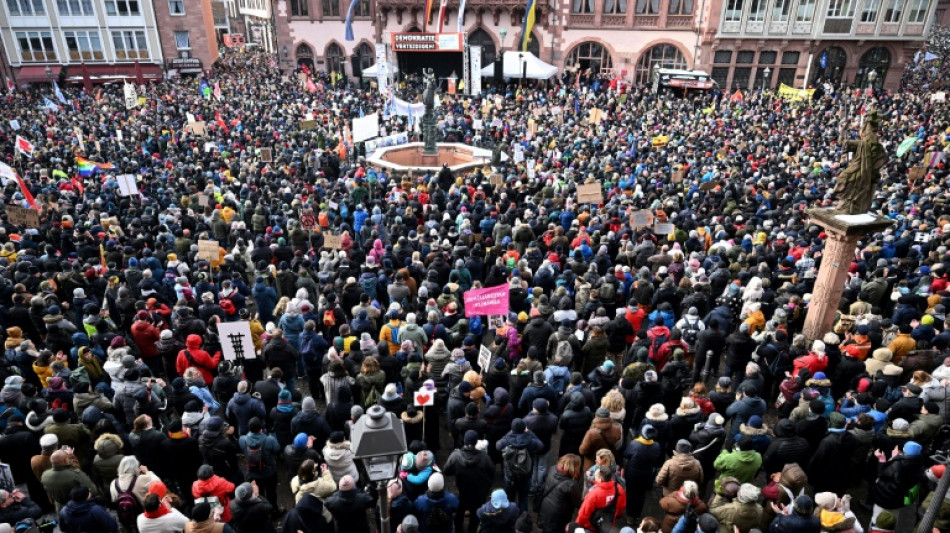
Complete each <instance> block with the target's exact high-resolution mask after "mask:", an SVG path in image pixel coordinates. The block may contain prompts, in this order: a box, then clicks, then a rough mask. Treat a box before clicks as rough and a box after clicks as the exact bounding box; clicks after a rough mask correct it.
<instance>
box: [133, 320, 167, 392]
mask: <svg viewBox="0 0 950 533" xmlns="http://www.w3.org/2000/svg"><path fill="white" fill-rule="evenodd" d="M129 331H130V332H131V333H132V340H134V341H135V346H136V347H137V348H138V349H139V354H141V357H142V361H144V362H145V364H147V365H148V367H149V368H150V369H151V370H152V375H153V376H155V375H158V374H157V372H160V371H161V369H162V360H161V358H160V357H158V348H157V347H156V346H155V343H156V342H158V340H159V338H160V336H161V332H160V331H159V330H158V328H156V327H155V326H153V325H152V323H151V322H150V321H149V316H148V312H146V311H139V312H138V313H136V314H135V322H133V323H132V327H131V328H129Z"/></svg>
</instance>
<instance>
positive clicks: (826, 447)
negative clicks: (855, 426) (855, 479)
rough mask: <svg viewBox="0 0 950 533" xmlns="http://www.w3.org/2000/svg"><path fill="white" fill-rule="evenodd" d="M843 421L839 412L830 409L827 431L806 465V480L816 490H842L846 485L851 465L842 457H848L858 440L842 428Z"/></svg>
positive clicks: (835, 491)
mask: <svg viewBox="0 0 950 533" xmlns="http://www.w3.org/2000/svg"><path fill="white" fill-rule="evenodd" d="M845 424H846V419H845V417H844V415H842V414H841V413H838V412H832V413H831V414H830V415H829V416H828V434H827V435H826V436H825V437H824V438H822V439H821V441H820V443H819V444H818V448H817V449H816V450H815V452H814V453H813V454H812V456H811V460H810V461H809V462H808V464H807V465H806V470H807V472H808V481H809V483H811V485H812V486H813V487H814V488H815V491H817V492H822V491H830V492H834V493H837V494H843V493H844V492H845V490H846V489H847V488H848V484H849V474H850V468H851V465H850V463H849V462H848V461H842V460H841V458H842V457H850V456H851V455H852V454H853V453H854V450H855V448H856V447H857V446H858V442H857V440H856V439H855V438H854V436H853V435H852V434H851V433H850V432H848V431H847V430H846V429H845Z"/></svg>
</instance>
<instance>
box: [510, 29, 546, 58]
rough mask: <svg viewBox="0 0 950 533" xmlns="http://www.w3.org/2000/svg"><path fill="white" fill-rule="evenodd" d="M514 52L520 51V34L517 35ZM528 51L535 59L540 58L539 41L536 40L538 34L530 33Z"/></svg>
mask: <svg viewBox="0 0 950 533" xmlns="http://www.w3.org/2000/svg"><path fill="white" fill-rule="evenodd" d="M514 48H515V50H518V51H521V34H520V33H519V34H518V40H516V41H515V47H514ZM528 51H529V52H531V53H532V54H534V56H535V57H541V41H539V40H538V34H537V33H535V32H531V40H530V41H528Z"/></svg>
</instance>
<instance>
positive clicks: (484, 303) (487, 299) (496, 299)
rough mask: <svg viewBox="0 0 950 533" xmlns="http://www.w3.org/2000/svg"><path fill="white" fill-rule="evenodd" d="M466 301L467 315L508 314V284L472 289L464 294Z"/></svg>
mask: <svg viewBox="0 0 950 533" xmlns="http://www.w3.org/2000/svg"><path fill="white" fill-rule="evenodd" d="M462 298H463V299H464V301H465V316H486V315H504V316H508V285H498V286H497V287H488V288H485V289H472V290H470V291H465V294H463V295H462Z"/></svg>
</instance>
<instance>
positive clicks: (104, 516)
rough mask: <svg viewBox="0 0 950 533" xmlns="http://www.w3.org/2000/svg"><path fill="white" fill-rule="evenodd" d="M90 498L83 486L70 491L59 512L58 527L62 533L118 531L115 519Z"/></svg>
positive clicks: (87, 490)
mask: <svg viewBox="0 0 950 533" xmlns="http://www.w3.org/2000/svg"><path fill="white" fill-rule="evenodd" d="M90 496H91V493H90V492H89V489H88V488H87V487H85V486H84V485H77V486H75V487H73V489H72V490H71V491H70V493H69V502H68V503H67V504H66V506H65V507H63V509H62V510H61V511H60V512H59V520H60V522H59V527H60V530H62V531H63V533H85V532H87V531H96V532H102V533H107V532H108V533H112V532H115V531H118V530H119V523H118V522H116V520H115V518H113V517H112V515H111V514H109V511H107V510H105V509H104V508H103V507H102V506H100V505H98V504H96V502H95V501H94V500H92V499H91V498H90Z"/></svg>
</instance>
